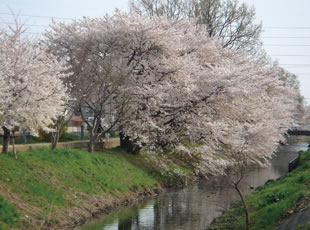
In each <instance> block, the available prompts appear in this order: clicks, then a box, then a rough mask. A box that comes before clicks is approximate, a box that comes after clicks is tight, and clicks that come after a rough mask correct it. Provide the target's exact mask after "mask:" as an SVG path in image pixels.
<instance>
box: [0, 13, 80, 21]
mask: <svg viewBox="0 0 310 230" xmlns="http://www.w3.org/2000/svg"><path fill="white" fill-rule="evenodd" d="M0 15H8V16H14V15H13V14H12V13H4V12H0ZM15 16H18V17H19V16H20V17H31V18H49V19H62V20H74V18H65V17H52V16H45V15H31V14H17V15H15Z"/></svg>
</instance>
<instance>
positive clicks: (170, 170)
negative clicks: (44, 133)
mask: <svg viewBox="0 0 310 230" xmlns="http://www.w3.org/2000/svg"><path fill="white" fill-rule="evenodd" d="M18 155H19V159H18V160H15V159H14V158H13V157H11V156H7V155H4V154H0V229H1V230H3V229H63V228H70V227H73V226H75V225H77V224H81V223H83V222H84V221H85V220H87V219H88V218H90V217H91V216H92V215H94V214H96V213H101V212H110V211H111V210H112V209H113V208H115V207H116V206H119V205H121V204H126V203H129V202H131V201H133V200H136V199H138V198H141V197H145V196H148V195H152V194H154V193H156V192H159V191H160V190H161V189H162V187H163V186H165V185H172V184H173V183H177V182H178V183H181V184H182V183H186V180H185V178H187V177H188V176H190V174H191V173H190V170H189V169H187V168H186V165H184V164H180V165H176V164H174V163H172V161H170V159H168V158H165V159H159V158H160V156H159V157H155V158H154V157H149V156H148V155H145V154H142V155H130V154H128V153H126V152H124V151H122V150H121V149H120V148H115V149H111V150H105V151H104V152H100V153H99V152H98V153H91V154H89V153H87V152H86V151H82V150H76V149H56V150H55V151H54V152H51V151H50V149H48V148H38V149H33V150H29V151H25V152H21V153H19V154H18ZM159 162H160V164H164V165H165V170H161V169H160V168H161V167H160V166H159V165H158V164H159Z"/></svg>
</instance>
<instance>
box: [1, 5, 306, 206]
mask: <svg viewBox="0 0 310 230" xmlns="http://www.w3.org/2000/svg"><path fill="white" fill-rule="evenodd" d="M147 2H152V1H151V0H148V1H147V0H144V1H142V0H141V2H140V3H141V4H142V3H147ZM164 3H165V4H166V3H169V4H172V3H178V4H179V5H180V6H182V7H184V9H185V8H186V9H188V10H189V9H190V11H188V12H187V13H186V12H185V11H184V9H183V8H182V10H183V11H182V10H181V8H180V9H177V8H175V7H174V6H172V5H169V4H168V5H167V7H168V6H169V7H168V8H167V7H166V6H165V4H164ZM181 3H182V4H181ZM224 3H225V4H224ZM152 4H153V5H152V6H153V8H152V10H153V11H154V9H155V11H154V12H153V11H152V13H150V14H149V16H151V17H145V16H139V15H137V14H136V13H128V14H127V13H121V12H118V11H116V12H115V14H114V15H112V16H108V15H107V16H105V17H102V18H88V17H84V18H83V19H81V20H76V21H73V22H72V23H69V24H68V23H54V24H53V25H52V26H51V28H50V29H49V30H47V31H46V32H45V39H43V40H42V41H40V43H36V44H34V43H33V42H31V41H29V40H27V39H26V38H25V37H23V29H22V27H21V26H20V25H19V24H18V23H16V28H14V29H11V30H3V31H1V32H0V64H1V65H0V87H1V91H0V98H1V100H0V113H1V125H2V128H3V131H4V144H3V152H7V151H8V140H9V137H10V136H12V137H14V132H15V130H17V129H27V130H31V131H32V132H33V133H36V132H37V130H38V129H39V128H41V129H45V130H47V131H49V132H50V133H51V137H53V148H54V147H55V146H56V144H57V139H58V132H59V128H60V126H61V124H62V123H63V122H64V120H65V119H66V116H67V115H68V114H70V112H68V111H71V112H74V111H75V112H77V111H78V112H80V114H81V115H82V117H83V119H84V122H85V123H86V124H87V126H88V130H89V134H90V135H89V137H90V143H89V151H90V152H91V151H93V145H94V142H95V141H97V140H98V139H100V137H101V136H102V135H104V134H105V133H106V132H109V131H110V130H112V129H113V130H118V131H119V132H121V133H122V137H124V138H125V139H127V140H130V142H131V143H132V144H133V145H134V146H135V147H136V149H140V148H142V147H144V148H146V149H148V150H150V151H153V150H156V151H153V152H158V151H160V150H163V149H166V148H170V147H173V148H174V149H175V150H176V152H177V154H178V155H179V156H180V157H182V158H186V159H188V160H189V162H190V163H191V164H192V167H193V169H194V170H195V171H196V172H197V174H201V175H204V176H219V175H222V176H224V175H227V174H234V175H236V176H237V179H236V180H234V181H233V185H234V186H235V187H236V189H237V190H238V183H239V182H240V180H241V179H240V178H241V175H242V173H240V172H242V171H243V168H244V167H246V166H248V165H250V164H259V165H261V166H264V165H267V164H268V159H269V158H270V157H271V156H272V154H273V153H274V152H275V151H276V149H277V146H278V143H279V141H280V140H282V139H283V134H284V133H286V131H287V130H288V129H289V128H290V127H291V126H293V125H294V122H295V118H296V113H297V112H298V111H300V110H301V108H300V104H301V103H300V102H301V101H300V95H299V93H298V82H297V81H296V79H295V76H294V75H291V74H289V73H287V72H286V71H285V70H283V69H280V68H278V67H277V66H276V65H274V64H272V65H271V64H268V62H267V61H266V59H263V58H262V57H261V56H257V55H255V56H253V55H250V54H252V52H249V50H250V49H251V50H253V47H254V46H253V45H254V43H255V47H256V46H257V45H258V44H259V40H257V37H256V35H257V36H258V35H259V34H260V30H261V27H260V25H253V24H252V17H253V11H252V10H251V9H248V8H247V6H245V5H242V6H241V8H240V7H238V5H237V2H236V1H226V2H224V1H220V0H209V1H207V0H203V1H183V0H179V1H176V0H175V1H167V2H165V1H156V4H162V6H161V5H154V3H152ZM191 4H193V5H191ZM133 6H135V4H134V3H133ZM176 6H177V4H176ZM154 7H155V8H154ZM191 7H194V8H191ZM141 9H142V10H145V9H148V8H145V7H144V8H141ZM173 9H175V10H173ZM206 9H208V10H210V11H206ZM238 9H243V10H241V12H244V13H243V14H241V15H239V14H238V12H239V11H238ZM137 10H138V8H135V11H137ZM193 10H194V11H193ZM229 10H230V11H229ZM139 12H140V14H142V15H143V14H144V11H139ZM147 12H149V11H145V13H147ZM162 12H164V13H162ZM176 12H178V13H176ZM189 12H191V13H189ZM192 12H195V14H192ZM157 15H159V16H161V15H165V16H166V17H158V16H157ZM238 15H239V16H238ZM172 16H174V17H172ZM175 16H177V17H175ZM194 16H195V19H192V17H194ZM211 16H212V17H215V18H214V19H216V20H215V22H214V24H212V23H213V21H212V20H211V18H212V17H211ZM208 17H211V18H210V19H208ZM208 20H209V21H208ZM207 22H209V23H207ZM229 23H231V24H229ZM227 25H228V26H227ZM233 28H235V29H236V30H235V31H233ZM246 31H248V32H249V31H252V32H251V33H253V36H252V38H248V39H243V38H242V37H243V36H245V37H246V35H242V34H243V33H245V32H246ZM238 33H240V34H238ZM233 36H235V38H233ZM227 37H230V38H229V39H228V40H226V38H227ZM239 38H240V39H239ZM238 39H239V40H238ZM254 40H255V41H254ZM251 41H253V42H251ZM254 50H256V49H254ZM256 51H257V50H256ZM85 111H88V112H91V114H93V117H94V120H93V121H92V122H89V121H88V119H87V118H86V117H84V116H83V115H84V114H85ZM188 141H190V142H193V143H196V144H195V145H193V146H196V147H189V146H188V145H186V144H184V143H187V142H188ZM241 198H242V196H241ZM244 205H245V206H246V204H244ZM245 208H246V207H245Z"/></svg>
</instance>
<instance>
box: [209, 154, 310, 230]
mask: <svg viewBox="0 0 310 230" xmlns="http://www.w3.org/2000/svg"><path fill="white" fill-rule="evenodd" d="M246 201H247V205H248V210H249V216H250V226H251V230H260V229H273V228H274V227H275V226H277V225H279V224H280V223H282V222H283V221H284V220H286V219H288V218H290V217H291V216H292V215H293V214H294V213H298V212H300V211H301V210H304V209H305V208H307V207H309V205H310V150H308V151H305V152H301V154H300V166H299V167H298V168H297V169H295V170H294V171H292V172H290V173H288V174H286V175H285V176H282V177H281V178H279V179H278V180H276V181H274V180H270V181H268V182H267V183H265V184H264V185H262V186H258V187H257V188H256V189H255V191H254V192H253V193H251V194H249V195H248V196H247V197H246ZM300 224H304V223H300ZM298 227H300V226H298V225H297V226H296V228H292V229H304V228H302V226H301V227H300V228H298ZM210 229H212V230H220V229H225V230H227V229H238V230H240V229H245V217H244V210H243V208H242V206H241V204H240V203H236V204H234V205H232V207H231V208H230V209H228V210H226V211H225V212H224V214H223V215H222V216H220V217H219V218H217V219H216V220H215V221H213V224H212V225H211V228H210Z"/></svg>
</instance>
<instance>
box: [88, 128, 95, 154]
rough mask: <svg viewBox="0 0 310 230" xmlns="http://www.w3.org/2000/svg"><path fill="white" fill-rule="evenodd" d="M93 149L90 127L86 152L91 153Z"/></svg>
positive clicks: (92, 134)
mask: <svg viewBox="0 0 310 230" xmlns="http://www.w3.org/2000/svg"><path fill="white" fill-rule="evenodd" d="M93 151H94V133H93V130H92V129H89V142H88V152H90V153H92V152H93Z"/></svg>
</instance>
